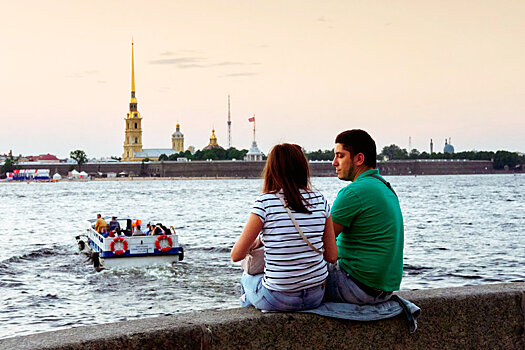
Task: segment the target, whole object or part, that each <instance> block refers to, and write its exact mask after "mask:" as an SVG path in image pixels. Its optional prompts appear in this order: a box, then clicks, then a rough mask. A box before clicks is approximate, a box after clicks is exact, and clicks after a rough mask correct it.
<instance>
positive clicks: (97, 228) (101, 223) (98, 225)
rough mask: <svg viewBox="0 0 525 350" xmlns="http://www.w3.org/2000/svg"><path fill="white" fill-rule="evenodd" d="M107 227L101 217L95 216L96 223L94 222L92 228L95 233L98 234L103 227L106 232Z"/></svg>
mask: <svg viewBox="0 0 525 350" xmlns="http://www.w3.org/2000/svg"><path fill="white" fill-rule="evenodd" d="M107 226H108V223H107V222H106V220H104V218H103V217H102V215H100V214H97V221H96V222H95V227H94V228H95V231H97V232H98V233H100V230H101V229H102V227H105V228H106V230H107Z"/></svg>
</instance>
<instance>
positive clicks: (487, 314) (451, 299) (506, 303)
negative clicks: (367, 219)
mask: <svg viewBox="0 0 525 350" xmlns="http://www.w3.org/2000/svg"><path fill="white" fill-rule="evenodd" d="M399 294H400V295H401V296H403V297H404V298H406V299H409V300H411V301H413V302H414V303H416V304H417V305H418V306H419V307H421V309H422V313H421V316H420V317H419V319H418V324H419V329H418V330H417V332H416V333H414V334H409V332H408V329H407V324H406V321H405V319H404V316H401V315H400V316H397V317H395V318H392V319H388V320H383V321H375V322H354V321H344V320H337V319H331V318H325V317H322V316H318V315H313V314H306V313H261V312H260V311H257V310H255V309H253V308H244V309H230V310H209V311H201V312H193V313H187V314H177V315H172V316H164V317H156V318H148V319H144V320H133V321H126V322H118V323H110V324H104V325H98V326H85V327H78V328H72V329H66V330H60V331H54V332H47V333H41V334H34V335H29V336H23V337H14V338H8V339H4V340H0V349H117V350H118V349H129V350H133V349H267V348H270V349H374V350H376V349H521V350H522V349H525V331H524V330H525V283H506V284H492V285H480V286H470V287H460V288H441V289H430V290H420V291H411V292H402V293H399ZM166 311H169V310H166Z"/></svg>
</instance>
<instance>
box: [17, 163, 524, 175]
mask: <svg viewBox="0 0 525 350" xmlns="http://www.w3.org/2000/svg"><path fill="white" fill-rule="evenodd" d="M264 164H265V162H244V161H211V162H206V161H194V162H152V163H145V164H144V165H142V163H87V164H83V165H82V169H81V170H83V171H85V172H87V173H88V174H95V173H99V172H100V173H103V174H104V176H105V174H107V173H108V172H114V173H117V174H118V173H121V172H125V173H126V174H131V175H132V176H153V177H212V178H215V177H236V178H257V177H260V176H261V173H262V171H263V168H264ZM377 166H378V169H379V172H380V174H383V175H445V174H499V173H513V172H514V171H512V170H510V171H508V170H507V171H505V170H495V169H493V167H492V162H490V161H388V162H380V163H378V164H377ZM70 167H71V164H62V163H52V164H38V165H36V164H23V165H22V168H23V169H49V170H50V172H51V173H52V174H54V173H56V172H58V173H59V174H60V175H62V176H66V175H67V173H68V171H69V169H70ZM310 169H311V175H312V176H335V169H334V167H333V166H332V164H331V162H311V163H310ZM77 170H78V168H77Z"/></svg>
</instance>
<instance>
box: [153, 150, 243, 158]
mask: <svg viewBox="0 0 525 350" xmlns="http://www.w3.org/2000/svg"><path fill="white" fill-rule="evenodd" d="M247 153H248V150H247V149H241V150H238V149H237V148H235V147H230V148H228V149H224V148H212V149H205V150H198V151H196V152H195V153H193V154H192V153H191V152H190V151H185V152H179V153H174V154H171V155H169V156H168V155H166V154H161V155H160V156H159V161H165V160H177V159H178V158H186V159H188V160H208V159H211V160H233V159H236V160H243V159H244V156H246V154H247Z"/></svg>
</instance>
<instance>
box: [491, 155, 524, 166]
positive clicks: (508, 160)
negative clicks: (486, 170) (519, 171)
mask: <svg viewBox="0 0 525 350" xmlns="http://www.w3.org/2000/svg"><path fill="white" fill-rule="evenodd" d="M520 160H521V158H520V156H519V154H517V153H514V152H508V151H497V152H496V154H494V163H493V164H492V166H493V167H494V169H503V168H504V167H505V165H507V166H508V167H509V168H513V167H515V166H516V165H518V164H520Z"/></svg>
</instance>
